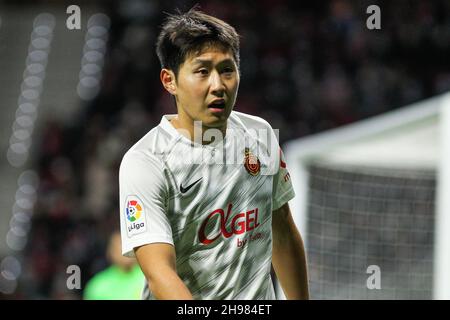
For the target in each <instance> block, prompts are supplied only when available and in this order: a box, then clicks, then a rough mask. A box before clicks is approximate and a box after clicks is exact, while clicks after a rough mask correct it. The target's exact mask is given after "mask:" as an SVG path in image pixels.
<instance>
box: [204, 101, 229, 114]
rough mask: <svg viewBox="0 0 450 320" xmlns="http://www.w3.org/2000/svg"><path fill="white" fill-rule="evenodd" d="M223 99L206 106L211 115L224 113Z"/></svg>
mask: <svg viewBox="0 0 450 320" xmlns="http://www.w3.org/2000/svg"><path fill="white" fill-rule="evenodd" d="M225 105H226V104H225V99H217V100H214V101H213V102H211V103H210V104H208V109H209V110H211V112H213V113H221V112H225Z"/></svg>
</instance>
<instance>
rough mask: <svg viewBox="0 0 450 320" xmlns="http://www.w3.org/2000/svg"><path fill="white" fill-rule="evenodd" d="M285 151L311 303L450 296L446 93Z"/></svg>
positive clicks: (449, 110)
mask: <svg viewBox="0 0 450 320" xmlns="http://www.w3.org/2000/svg"><path fill="white" fill-rule="evenodd" d="M283 148H284V153H285V157H286V160H287V163H288V167H289V171H290V174H291V178H292V183H293V186H294V189H295V192H296V197H295V198H294V199H293V200H292V201H291V202H290V204H291V211H292V213H293V216H294V220H295V222H296V224H297V227H298V228H299V230H300V232H301V234H302V236H303V240H304V242H305V246H306V249H307V254H308V262H309V265H308V269H309V273H310V282H311V283H310V289H311V297H312V298H313V299H428V298H430V299H431V298H434V299H450V196H449V195H450V93H446V94H443V95H440V96H437V97H433V98H430V99H427V100H424V101H420V102H417V103H414V104H412V105H409V106H406V107H403V108H401V109H397V110H395V111H391V112H388V113H385V114H382V115H379V116H376V117H373V118H370V119H366V120H362V121H359V122H356V123H354V124H351V125H347V126H345V127H341V128H337V129H333V130H330V131H327V132H323V133H320V134H316V135H313V136H309V137H305V138H300V139H297V140H293V141H290V142H288V143H286V144H285V145H284V146H283ZM373 265H375V266H377V267H379V269H380V279H381V280H380V281H381V286H380V288H371V287H370V286H369V285H368V282H369V280H368V278H369V277H370V276H371V273H370V272H369V271H368V270H371V269H370V268H368V267H369V266H373Z"/></svg>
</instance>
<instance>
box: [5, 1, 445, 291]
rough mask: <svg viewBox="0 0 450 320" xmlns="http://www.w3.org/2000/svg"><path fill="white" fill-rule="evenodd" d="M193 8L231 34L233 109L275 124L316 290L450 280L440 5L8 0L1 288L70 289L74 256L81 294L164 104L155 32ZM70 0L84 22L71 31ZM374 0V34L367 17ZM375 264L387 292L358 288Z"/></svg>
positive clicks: (418, 286) (166, 108)
mask: <svg viewBox="0 0 450 320" xmlns="http://www.w3.org/2000/svg"><path fill="white" fill-rule="evenodd" d="M195 3H199V4H200V5H201V8H202V10H203V11H205V12H207V13H210V14H213V15H216V16H218V17H220V18H222V19H224V20H226V21H227V22H229V23H231V24H232V25H234V26H235V27H236V29H237V31H238V32H239V33H240V34H241V35H242V39H241V61H242V62H241V63H242V65H241V67H242V79H241V86H240V93H239V96H238V101H237V106H236V110H238V111H242V112H246V113H250V114H255V115H258V116H261V117H263V118H265V119H267V120H268V121H269V122H270V123H271V124H272V126H273V127H274V128H278V129H280V140H281V141H280V142H281V143H282V144H283V145H284V146H285V150H286V155H287V157H288V165H289V166H290V167H291V175H292V177H293V181H294V183H295V187H296V191H297V195H298V196H297V198H296V199H295V200H294V201H293V203H292V205H293V208H294V210H293V211H294V215H295V217H296V222H297V223H298V224H299V226H300V228H301V230H302V231H303V233H304V234H303V237H304V239H305V242H306V245H307V254H308V257H309V272H310V281H311V284H310V286H311V297H312V298H313V299H339V298H341V299H431V298H433V297H439V295H436V283H440V282H442V281H444V285H445V284H447V287H448V285H449V284H450V283H448V282H445V281H448V276H447V277H446V276H445V272H442V270H441V269H439V267H438V264H439V265H445V261H446V260H445V257H444V258H443V256H445V255H442V254H440V251H439V250H441V249H440V248H445V246H442V241H443V240H442V239H443V238H440V235H442V234H445V232H444V231H446V232H447V233H450V232H449V231H450V229H443V226H445V223H441V222H445V215H444V214H443V212H444V209H442V208H444V207H445V205H447V208H448V204H446V203H445V201H444V200H442V199H443V198H444V197H442V196H439V194H440V192H442V185H443V184H445V183H444V182H441V180H440V179H439V178H440V177H441V174H442V170H441V169H442V167H443V166H442V165H441V164H442V163H443V162H444V160H443V158H442V157H441V152H442V150H444V149H445V148H443V147H442V146H441V143H442V141H444V140H445V139H443V138H442V137H443V134H444V131H445V130H442V128H443V126H442V123H445V122H443V121H441V119H444V117H443V116H442V114H444V113H445V112H443V111H442V110H443V109H444V108H443V107H442V106H443V105H444V102H445V101H447V102H446V103H447V107H448V108H450V105H448V100H449V98H448V96H446V95H443V94H445V93H446V92H448V91H449V90H450V59H449V57H450V2H449V1H448V0H441V1H439V0H437V1H424V0H412V1H406V0H400V1H344V0H329V1H314V2H313V1H309V2H308V3H304V2H300V1H293V0H283V1H272V0H264V1H257V2H255V1H246V0H240V1H226V2H225V1H217V0H216V1H214V0H213V1H174V0H166V1H162V0H158V1H156V0H154V1H145V0H126V1H125V0H122V1H119V0H116V1H75V2H72V1H56V0H54V1H50V0H48V1H43V0H40V1H36V0H35V1H17V0H16V1H13V0H11V1H6V0H3V1H0V130H1V134H0V146H1V153H2V156H1V157H0V176H1V182H0V188H1V189H0V190H1V191H0V210H1V211H0V298H4V299H80V298H81V297H82V292H83V290H82V289H81V290H68V289H67V286H66V280H67V277H68V274H67V273H66V268H67V266H69V265H78V266H80V268H81V270H82V274H81V275H82V281H81V284H82V288H84V285H85V283H86V282H87V281H88V280H89V279H90V278H91V277H92V276H93V275H94V274H95V273H96V272H98V271H100V270H102V269H104V268H105V267H106V266H107V265H108V261H107V260H106V257H105V251H106V244H107V240H108V236H109V235H110V234H111V232H112V231H113V230H114V229H115V228H117V226H118V217H119V216H118V214H119V213H118V207H119V206H118V182H117V180H118V179H117V178H118V177H117V174H118V166H119V164H120V160H121V157H122V155H123V154H124V153H125V151H126V150H127V149H128V148H129V147H130V146H131V145H132V144H133V143H134V142H135V141H137V140H138V139H139V138H140V137H141V136H142V135H144V134H145V133H146V132H147V131H148V130H149V129H150V128H152V127H153V126H155V125H156V124H157V123H159V120H160V118H161V116H162V115H163V114H166V113H174V112H175V106H174V105H173V104H172V100H171V99H170V98H169V96H168V95H167V94H166V93H165V92H164V91H163V89H162V87H161V85H160V83H159V69H160V66H159V63H158V61H157V58H156V54H155V52H154V43H155V38H156V36H157V34H158V30H159V29H158V27H159V25H160V24H161V23H162V20H163V18H164V12H174V10H175V8H180V9H182V10H186V9H189V8H190V7H192V6H193V5H194V4H195ZM72 4H77V5H79V6H80V8H81V22H82V29H81V30H68V29H67V28H66V19H67V17H68V14H67V13H66V8H67V6H69V5H72ZM371 4H377V5H379V6H380V8H381V30H368V29H367V28H366V19H367V18H368V16H369V15H368V14H366V8H367V7H368V6H369V5H371ZM431 97H435V98H433V99H434V100H433V99H432V100H425V99H429V98H431ZM422 100H425V102H422ZM416 102H420V103H419V104H415V105H412V106H410V105H411V104H413V103H416ZM400 109H401V110H400ZM447 113H448V112H447ZM375 116H378V117H376V118H374V119H372V118H373V117H375ZM369 118H371V120H367V119H369ZM446 123H448V124H450V122H446ZM346 125H349V126H346ZM344 126H345V127H344ZM340 127H344V128H340ZM449 127H450V125H449ZM329 130H332V131H330V132H328V131H329ZM325 131H327V132H326V133H325ZM447 132H448V130H447ZM445 150H448V149H445ZM448 159H450V158H448ZM448 162H450V161H448ZM448 162H447V163H448ZM446 170H447V169H446ZM445 172H448V170H447V171H445ZM445 181H448V180H445ZM447 185H448V184H447ZM447 185H445V187H446V188H448V187H447ZM439 190H441V191H439ZM446 190H448V189H446ZM438 208H440V210H438ZM438 222H439V223H438ZM447 225H448V224H447ZM449 243H450V242H449ZM444 244H445V243H444ZM438 245H439V246H438ZM437 248H438V249H439V250H437ZM436 252H438V253H439V254H438V255H436ZM447 252H450V251H447ZM447 256H448V253H447ZM438 258H439V259H438ZM447 259H448V258H447ZM442 261H443V262H442ZM442 263H444V264H442ZM369 265H378V266H379V267H380V269H381V290H368V289H367V287H366V280H367V278H368V276H369V274H367V273H366V269H367V267H368V266H369ZM448 273H450V271H449V272H448ZM441 276H442V278H441Z"/></svg>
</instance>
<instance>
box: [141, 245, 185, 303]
mask: <svg viewBox="0 0 450 320" xmlns="http://www.w3.org/2000/svg"><path fill="white" fill-rule="evenodd" d="M134 252H135V255H136V258H137V261H138V263H139V265H140V266H141V269H142V271H143V272H144V275H145V277H146V278H147V281H148V285H149V287H150V290H151V291H152V293H153V295H154V297H155V298H156V299H159V300H163V299H165V300H191V299H193V297H192V294H191V293H190V291H189V289H188V288H187V287H186V285H185V284H184V282H183V281H182V280H181V279H180V277H179V276H178V274H177V271H176V266H175V249H174V247H173V246H172V245H171V244H168V243H151V244H147V245H143V246H140V247H137V248H135V249H134Z"/></svg>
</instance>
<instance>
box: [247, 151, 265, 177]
mask: <svg viewBox="0 0 450 320" xmlns="http://www.w3.org/2000/svg"><path fill="white" fill-rule="evenodd" d="M244 152H245V161H244V167H245V169H246V170H247V172H248V173H249V174H251V175H252V176H256V175H258V174H259V171H260V170H261V163H260V162H259V159H258V157H257V156H255V155H254V154H253V153H251V152H250V149H249V148H245V151H244Z"/></svg>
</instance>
